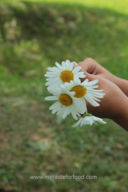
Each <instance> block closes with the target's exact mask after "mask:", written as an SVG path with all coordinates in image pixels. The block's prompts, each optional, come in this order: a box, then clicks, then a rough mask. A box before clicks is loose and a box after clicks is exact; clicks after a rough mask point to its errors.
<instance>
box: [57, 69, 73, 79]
mask: <svg viewBox="0 0 128 192" xmlns="http://www.w3.org/2000/svg"><path fill="white" fill-rule="evenodd" d="M60 78H61V80H62V81H63V82H70V81H71V80H73V73H72V72H71V71H69V70H65V71H62V72H61V74H60Z"/></svg>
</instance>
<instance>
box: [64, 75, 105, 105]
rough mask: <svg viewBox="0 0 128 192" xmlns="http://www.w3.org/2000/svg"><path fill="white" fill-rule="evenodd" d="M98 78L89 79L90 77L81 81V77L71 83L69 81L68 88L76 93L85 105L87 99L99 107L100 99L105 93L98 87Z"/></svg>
mask: <svg viewBox="0 0 128 192" xmlns="http://www.w3.org/2000/svg"><path fill="white" fill-rule="evenodd" d="M97 83H98V80H94V81H88V79H86V80H84V81H83V82H81V81H80V80H79V79H75V80H74V81H71V82H70V83H67V84H68V86H67V89H68V90H69V91H73V92H74V93H75V95H74V97H76V98H77V99H79V100H81V101H82V102H83V105H84V103H85V100H86V101H88V102H89V103H90V104H91V105H92V106H95V107H98V106H100V104H99V103H98V102H100V99H101V98H103V97H104V95H105V93H104V92H103V90H101V89H97V88H98V85H97Z"/></svg>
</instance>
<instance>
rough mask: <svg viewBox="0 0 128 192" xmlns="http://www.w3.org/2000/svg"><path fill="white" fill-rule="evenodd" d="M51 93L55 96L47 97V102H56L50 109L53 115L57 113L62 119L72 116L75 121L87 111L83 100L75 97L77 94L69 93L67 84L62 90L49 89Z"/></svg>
mask: <svg viewBox="0 0 128 192" xmlns="http://www.w3.org/2000/svg"><path fill="white" fill-rule="evenodd" d="M49 92H50V93H52V94H54V95H53V96H48V97H46V98H45V100H49V101H55V103H54V104H53V105H51V106H50V108H49V109H50V110H51V111H52V113H53V114H54V113H56V114H57V115H59V116H62V118H66V117H67V115H69V114H71V115H72V117H73V118H74V119H77V118H78V117H80V114H83V113H85V112H86V111H87V108H86V104H83V102H82V100H81V99H77V98H75V97H74V94H75V93H74V92H72V91H69V89H68V84H67V83H66V84H64V85H63V86H61V87H60V88H56V89H55V88H54V89H49ZM84 103H85V102H84Z"/></svg>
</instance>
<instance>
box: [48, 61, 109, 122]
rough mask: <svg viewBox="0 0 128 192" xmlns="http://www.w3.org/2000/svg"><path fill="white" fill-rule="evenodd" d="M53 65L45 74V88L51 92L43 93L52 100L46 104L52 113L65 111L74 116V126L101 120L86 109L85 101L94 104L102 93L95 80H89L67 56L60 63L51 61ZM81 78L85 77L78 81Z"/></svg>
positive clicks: (59, 114)
mask: <svg viewBox="0 0 128 192" xmlns="http://www.w3.org/2000/svg"><path fill="white" fill-rule="evenodd" d="M55 65H56V66H55V67H49V68H48V72H47V73H46V74H45V77H46V81H47V82H46V86H47V90H48V91H49V93H50V94H51V96H48V97H46V98H45V99H46V100H48V101H54V104H52V105H51V106H50V108H49V109H50V110H51V112H52V113H53V114H57V115H58V116H60V117H62V118H63V119H65V118H66V117H67V116H68V115H69V114H71V115H72V117H73V119H75V120H78V121H77V122H76V123H75V124H74V126H83V125H86V124H88V125H92V124H93V123H94V122H100V123H103V124H105V122H104V121H103V120H102V119H101V118H98V117H95V116H93V115H91V114H89V113H88V110H87V102H89V103H90V104H91V105H92V106H94V107H97V106H99V105H100V104H99V103H98V102H99V101H100V99H101V98H103V97H104V95H105V93H104V92H103V90H100V89H97V88H98V85H97V83H98V80H93V81H89V80H88V79H87V78H85V77H86V76H85V74H84V73H83V72H82V71H81V67H80V66H76V65H75V62H70V61H69V60H66V61H63V62H62V63H61V64H59V63H57V62H56V63H55ZM81 78H84V79H85V80H84V81H83V82H81V80H80V79H81Z"/></svg>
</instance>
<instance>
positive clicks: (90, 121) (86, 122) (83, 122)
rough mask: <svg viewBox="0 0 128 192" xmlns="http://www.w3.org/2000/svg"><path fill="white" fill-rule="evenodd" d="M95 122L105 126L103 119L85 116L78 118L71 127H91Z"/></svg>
mask: <svg viewBox="0 0 128 192" xmlns="http://www.w3.org/2000/svg"><path fill="white" fill-rule="evenodd" d="M95 122H99V123H102V124H106V122H105V121H103V119H101V118H99V117H95V116H85V117H84V118H80V119H79V120H78V121H77V122H76V123H75V124H74V125H73V127H77V126H80V127H82V126H83V125H93V124H94V123H95Z"/></svg>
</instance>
